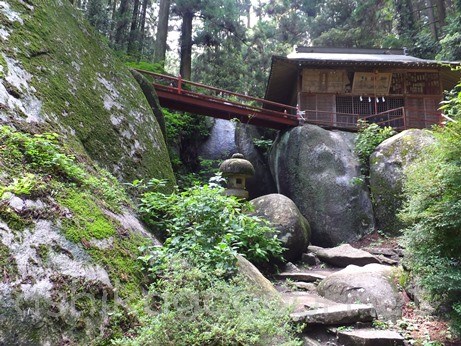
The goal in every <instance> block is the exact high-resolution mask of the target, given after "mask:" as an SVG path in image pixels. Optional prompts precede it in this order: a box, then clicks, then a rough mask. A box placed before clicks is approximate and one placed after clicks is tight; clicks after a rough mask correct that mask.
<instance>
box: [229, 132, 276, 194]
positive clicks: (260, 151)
mask: <svg viewBox="0 0 461 346" xmlns="http://www.w3.org/2000/svg"><path fill="white" fill-rule="evenodd" d="M263 135H264V134H261V129H259V128H257V127H256V126H253V125H247V124H237V127H236V130H235V143H236V145H237V149H238V151H239V153H242V154H243V155H244V156H245V158H246V159H247V160H248V161H250V162H251V163H252V165H253V167H254V168H255V175H254V176H253V177H251V178H249V179H248V180H247V183H246V189H247V190H248V192H249V194H250V198H257V197H260V196H264V195H269V194H271V193H276V192H277V188H276V186H275V182H274V178H272V174H271V171H270V168H269V163H268V160H267V151H268V149H269V148H268V147H267V146H268V145H269V143H270V142H271V141H270V140H267V139H266V140H263V141H261V137H262V136H263ZM258 141H259V142H261V143H264V145H265V146H262V145H259V146H257V145H256V144H255V143H258Z"/></svg>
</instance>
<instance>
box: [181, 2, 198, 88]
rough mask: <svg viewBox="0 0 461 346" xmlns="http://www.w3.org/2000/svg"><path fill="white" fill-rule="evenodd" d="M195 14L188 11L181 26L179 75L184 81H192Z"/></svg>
mask: <svg viewBox="0 0 461 346" xmlns="http://www.w3.org/2000/svg"><path fill="white" fill-rule="evenodd" d="M193 19H194V13H193V12H190V11H186V12H185V13H184V15H183V17H182V24H181V62H180V68H179V73H180V74H181V76H182V78H184V79H188V80H190V79H191V74H192V73H191V72H192V20H193Z"/></svg>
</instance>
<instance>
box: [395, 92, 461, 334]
mask: <svg viewBox="0 0 461 346" xmlns="http://www.w3.org/2000/svg"><path fill="white" fill-rule="evenodd" d="M460 104H461V96H460V94H459V93H458V94H457V95H456V96H455V98H454V99H452V100H451V102H449V103H447V105H446V107H447V110H450V109H451V110H456V114H455V113H454V112H452V117H453V118H454V119H455V121H454V122H449V123H448V124H447V125H446V126H445V127H444V128H440V129H438V130H436V131H435V133H434V134H435V136H436V139H437V143H436V144H435V145H432V146H431V147H429V148H428V149H427V150H426V151H425V152H424V153H423V156H422V157H421V159H420V160H419V161H418V162H416V163H414V164H412V165H411V166H410V167H409V168H408V169H407V170H406V175H407V181H406V183H405V194H406V196H407V198H408V202H407V204H406V207H405V209H404V212H403V214H402V217H403V219H404V220H405V221H406V222H409V223H410V224H411V225H412V226H411V227H409V228H408V229H407V230H406V232H405V236H406V241H407V251H408V254H409V257H408V261H409V263H410V265H411V268H412V270H413V272H414V273H415V274H416V276H417V277H418V278H419V280H420V282H421V284H422V285H423V287H424V288H426V289H427V290H428V292H429V293H430V294H431V296H432V298H433V299H434V300H437V301H439V302H442V303H445V304H449V305H451V306H452V307H453V309H452V312H453V325H454V328H455V330H456V331H457V332H458V333H459V332H461V323H460V322H461V314H460V309H459V307H460V304H461V298H460V297H461V265H460V264H461V218H460V217H459V215H461V123H460V122H459V120H460V119H461V112H460V111H459V110H460V108H459V105H460ZM453 107H454V108H453ZM456 107H458V108H456Z"/></svg>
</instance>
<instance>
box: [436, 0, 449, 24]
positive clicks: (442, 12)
mask: <svg viewBox="0 0 461 346" xmlns="http://www.w3.org/2000/svg"><path fill="white" fill-rule="evenodd" d="M436 7H437V18H438V20H439V27H440V28H442V27H444V26H445V25H446V24H447V23H446V21H445V20H446V18H447V9H446V7H445V1H444V0H437V1H436Z"/></svg>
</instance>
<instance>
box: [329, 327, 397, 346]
mask: <svg viewBox="0 0 461 346" xmlns="http://www.w3.org/2000/svg"><path fill="white" fill-rule="evenodd" d="M337 335H338V338H339V342H340V343H342V344H344V345H345V346H400V345H403V344H404V343H403V341H404V338H403V337H402V336H401V335H400V334H399V333H397V332H394V331H390V330H377V329H371V328H369V329H357V330H351V331H337Z"/></svg>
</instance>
